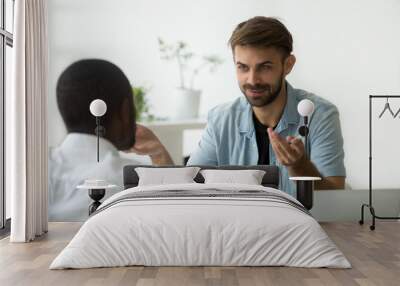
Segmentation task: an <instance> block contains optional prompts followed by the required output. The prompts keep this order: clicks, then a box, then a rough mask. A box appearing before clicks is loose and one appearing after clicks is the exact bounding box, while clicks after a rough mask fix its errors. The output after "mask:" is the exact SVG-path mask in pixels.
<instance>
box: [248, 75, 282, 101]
mask: <svg viewBox="0 0 400 286" xmlns="http://www.w3.org/2000/svg"><path fill="white" fill-rule="evenodd" d="M282 81H283V75H282V76H281V77H280V79H279V81H278V84H277V85H276V88H275V89H273V88H272V86H271V85H269V84H256V85H250V84H245V85H243V88H241V90H242V92H243V94H244V96H245V97H246V99H247V101H248V102H249V103H250V105H251V106H255V107H263V106H266V105H268V104H270V103H272V102H273V101H274V100H275V99H277V98H278V96H279V94H280V93H281V90H282ZM247 90H254V91H264V93H265V94H264V95H262V96H260V97H257V98H253V97H250V96H247V94H246V91H247Z"/></svg>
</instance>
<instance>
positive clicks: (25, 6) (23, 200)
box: [6, 0, 48, 242]
mask: <svg viewBox="0 0 400 286" xmlns="http://www.w3.org/2000/svg"><path fill="white" fill-rule="evenodd" d="M14 11H15V12H14V13H15V18H14V21H15V22H14V29H15V30H14V31H15V32H14V48H13V52H14V71H13V92H12V93H11V96H10V97H11V98H8V99H7V100H8V101H9V104H8V106H9V107H10V108H8V110H7V111H6V122H7V130H6V134H7V140H6V150H7V157H6V162H7V166H8V172H7V173H6V180H8V181H9V183H8V184H7V185H8V187H10V190H11V236H10V241H12V242H28V241H31V240H33V239H35V237H36V236H40V235H42V234H43V233H45V232H47V226H48V219H47V185H48V182H47V152H48V144H47V80H48V48H47V42H48V41H47V1H46V0H17V1H15V10H14Z"/></svg>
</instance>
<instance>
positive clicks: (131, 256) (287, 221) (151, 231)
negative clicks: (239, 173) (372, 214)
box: [50, 184, 351, 269]
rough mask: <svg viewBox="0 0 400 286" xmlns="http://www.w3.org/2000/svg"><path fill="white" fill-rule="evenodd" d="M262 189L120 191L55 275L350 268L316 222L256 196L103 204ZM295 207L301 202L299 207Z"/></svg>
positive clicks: (58, 262)
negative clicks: (94, 270) (122, 269)
mask: <svg viewBox="0 0 400 286" xmlns="http://www.w3.org/2000/svg"><path fill="white" fill-rule="evenodd" d="M210 188H216V189H218V190H227V191H228V190H229V191H232V190H236V191H239V190H263V191H268V192H270V193H271V192H273V193H275V194H278V195H281V196H285V197H286V198H288V199H290V200H292V201H293V202H297V201H296V200H295V199H294V198H292V197H291V196H289V195H287V194H285V193H283V192H281V191H279V190H276V189H272V188H266V187H262V186H254V185H238V184H179V185H177V184H176V185H159V186H146V187H143V186H142V187H135V188H131V189H128V190H125V191H123V192H120V193H118V194H116V195H114V196H112V197H111V198H109V199H108V200H106V201H105V202H104V203H103V204H102V205H101V206H100V209H101V208H102V207H103V208H104V210H103V211H100V212H99V213H97V214H95V215H94V216H92V217H90V218H89V219H88V220H87V221H86V222H85V223H84V224H83V226H82V227H81V229H80V230H79V232H78V233H77V234H76V235H75V237H74V238H73V239H72V241H71V242H70V243H69V244H68V245H67V246H66V247H65V249H64V250H63V251H62V252H61V253H60V254H59V255H58V256H57V257H56V259H55V260H54V261H53V262H52V264H51V265H50V269H63V268H90V267H113V266H127V265H145V266H189V265H190V266H193V265H199V266H200V265H214V266H217V265H218V266H242V265H243V266H244V265H246V266H294V267H333V268H350V267H351V266H350V263H349V262H348V261H347V259H346V258H345V257H344V255H343V254H342V252H341V251H340V250H339V249H338V248H337V247H336V245H335V244H334V243H333V242H332V241H331V240H330V238H329V237H328V236H327V234H326V233H325V232H324V230H323V229H322V228H321V227H320V225H319V224H318V222H317V221H316V220H315V219H314V218H312V217H311V216H310V215H308V214H306V213H304V212H302V211H301V210H299V209H298V208H295V207H293V206H291V205H289V204H284V203H279V202H274V201H273V200H272V201H266V200H263V199H257V198H234V197H233V198H231V197H226V198H213V197H207V198H204V197H202V198H197V197H193V198H191V197H185V198H152V199H142V200H132V201H123V202H119V203H116V204H114V205H111V206H109V207H108V208H106V206H107V205H108V204H109V203H110V202H111V201H113V200H115V199H117V198H118V197H121V196H124V195H127V194H129V193H131V192H145V191H168V190H198V191H202V190H203V191H204V189H210ZM297 203H298V202H297Z"/></svg>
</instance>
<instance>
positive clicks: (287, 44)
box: [188, 17, 346, 196]
mask: <svg viewBox="0 0 400 286" xmlns="http://www.w3.org/2000/svg"><path fill="white" fill-rule="evenodd" d="M229 42H230V45H231V47H232V52H233V58H234V63H235V66H236V73H237V78H238V82H239V87H240V89H241V91H242V93H243V94H244V97H240V98H238V99H236V100H235V101H233V102H231V103H228V104H222V105H219V106H217V107H215V108H213V109H212V110H211V111H210V112H209V114H208V123H207V127H206V130H205V131H204V133H203V135H202V139H201V141H200V143H199V146H198V149H197V150H196V151H195V152H194V153H193V154H192V155H191V157H190V159H189V161H188V165H257V164H270V165H277V166H278V167H279V169H280V174H281V177H280V189H281V190H283V191H285V192H287V193H289V194H291V195H292V196H296V188H295V184H294V183H293V182H291V181H290V180H289V177H290V176H318V177H321V178H322V180H321V181H317V182H316V184H315V188H316V189H342V188H344V184H345V177H346V171H345V167H344V163H343V159H344V151H343V137H342V134H341V129H340V121H339V113H338V110H337V108H336V107H335V106H334V105H333V104H332V103H330V102H328V101H327V100H325V99H323V98H321V97H318V96H316V95H314V94H311V93H309V92H307V91H304V90H300V89H295V88H293V87H292V86H291V85H290V84H289V83H288V82H287V81H286V79H285V78H286V76H287V75H288V74H289V73H290V71H291V70H292V68H293V66H294V64H295V62H296V58H295V56H294V55H293V54H292V36H291V34H290V32H289V31H288V30H287V29H286V27H285V26H284V25H283V24H282V23H281V22H280V21H278V20H277V19H275V18H268V17H254V18H252V19H249V20H248V21H245V22H243V23H240V24H239V25H238V26H237V27H236V29H235V30H234V32H233V34H232V36H231V38H230V41H229ZM302 99H310V100H311V101H312V102H313V103H314V105H315V111H314V113H313V114H312V116H311V118H310V121H309V128H310V134H309V150H308V152H309V156H306V152H305V147H304V144H303V141H302V139H301V137H299V135H298V128H299V126H300V125H302V120H301V118H300V116H299V114H298V112H297V104H298V103H299V102H300V101H301V100H302Z"/></svg>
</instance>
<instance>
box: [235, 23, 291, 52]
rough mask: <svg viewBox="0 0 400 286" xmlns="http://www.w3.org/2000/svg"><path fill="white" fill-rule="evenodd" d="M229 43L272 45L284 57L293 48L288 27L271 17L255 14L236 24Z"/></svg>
mask: <svg viewBox="0 0 400 286" xmlns="http://www.w3.org/2000/svg"><path fill="white" fill-rule="evenodd" d="M229 44H230V45H231V48H232V52H234V49H235V46H237V45H240V46H254V47H264V48H269V47H274V48H276V49H278V50H280V51H282V52H283V56H284V58H286V57H287V56H289V55H290V53H291V52H292V50H293V39H292V35H291V34H290V32H289V31H288V29H287V28H286V27H285V25H283V24H282V23H281V22H280V21H279V20H277V19H276V18H272V17H263V16H257V17H254V18H251V19H249V20H247V21H244V22H242V23H240V24H239V25H237V27H236V28H235V30H234V31H233V33H232V35H231V37H230V39H229Z"/></svg>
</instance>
